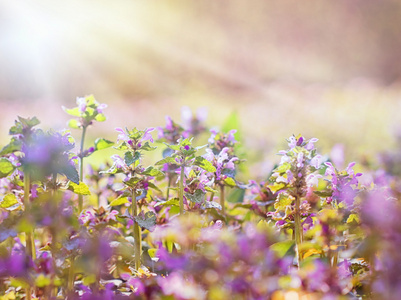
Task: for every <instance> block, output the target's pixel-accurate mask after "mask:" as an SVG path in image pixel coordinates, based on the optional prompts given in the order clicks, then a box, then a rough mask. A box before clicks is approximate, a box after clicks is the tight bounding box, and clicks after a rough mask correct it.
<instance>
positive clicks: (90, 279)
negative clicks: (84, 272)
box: [82, 274, 96, 286]
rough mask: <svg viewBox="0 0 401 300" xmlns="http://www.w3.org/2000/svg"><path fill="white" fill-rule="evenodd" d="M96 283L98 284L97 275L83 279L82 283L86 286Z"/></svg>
mask: <svg viewBox="0 0 401 300" xmlns="http://www.w3.org/2000/svg"><path fill="white" fill-rule="evenodd" d="M95 282H96V275H95V274H91V275H88V276H85V277H84V278H83V279H82V283H83V284H84V285H86V286H89V285H91V284H93V283H95Z"/></svg>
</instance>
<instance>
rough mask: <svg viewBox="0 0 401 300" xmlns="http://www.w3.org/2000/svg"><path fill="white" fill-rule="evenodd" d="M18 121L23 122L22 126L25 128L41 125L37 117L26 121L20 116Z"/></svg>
mask: <svg viewBox="0 0 401 300" xmlns="http://www.w3.org/2000/svg"><path fill="white" fill-rule="evenodd" d="M18 120H19V121H20V122H21V124H22V126H24V128H32V127H34V126H36V125H38V124H40V121H39V120H38V118H36V117H32V118H26V119H25V118H23V117H19V116H18Z"/></svg>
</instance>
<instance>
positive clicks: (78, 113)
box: [62, 106, 82, 117]
mask: <svg viewBox="0 0 401 300" xmlns="http://www.w3.org/2000/svg"><path fill="white" fill-rule="evenodd" d="M62 108H63V110H64V111H65V112H66V113H67V114H69V115H70V116H74V117H81V116H82V112H81V111H80V110H79V108H78V107H74V108H71V109H69V108H66V107H64V106H63V107H62Z"/></svg>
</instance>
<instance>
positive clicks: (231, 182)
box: [224, 177, 237, 186]
mask: <svg viewBox="0 0 401 300" xmlns="http://www.w3.org/2000/svg"><path fill="white" fill-rule="evenodd" d="M224 183H225V184H227V185H229V186H237V184H236V183H235V180H234V179H232V178H231V177H226V179H224Z"/></svg>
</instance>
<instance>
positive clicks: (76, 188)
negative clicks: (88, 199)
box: [68, 181, 91, 195]
mask: <svg viewBox="0 0 401 300" xmlns="http://www.w3.org/2000/svg"><path fill="white" fill-rule="evenodd" d="M68 189H69V190H70V191H73V192H74V193H75V194H78V195H90V194H91V192H90V191H89V187H88V186H87V185H86V184H85V183H83V182H82V181H81V182H79V184H76V183H74V182H70V183H69V186H68Z"/></svg>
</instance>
